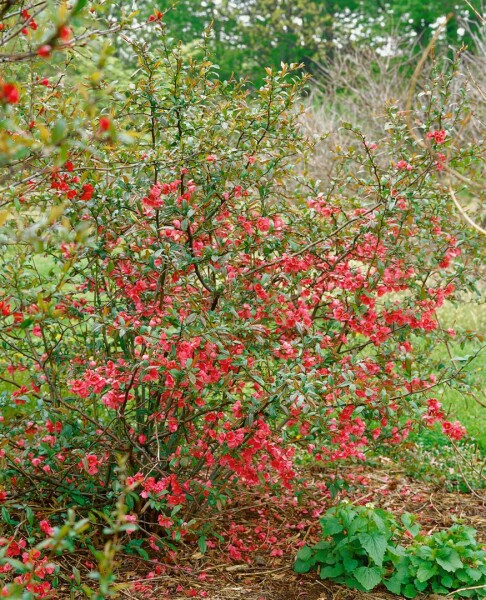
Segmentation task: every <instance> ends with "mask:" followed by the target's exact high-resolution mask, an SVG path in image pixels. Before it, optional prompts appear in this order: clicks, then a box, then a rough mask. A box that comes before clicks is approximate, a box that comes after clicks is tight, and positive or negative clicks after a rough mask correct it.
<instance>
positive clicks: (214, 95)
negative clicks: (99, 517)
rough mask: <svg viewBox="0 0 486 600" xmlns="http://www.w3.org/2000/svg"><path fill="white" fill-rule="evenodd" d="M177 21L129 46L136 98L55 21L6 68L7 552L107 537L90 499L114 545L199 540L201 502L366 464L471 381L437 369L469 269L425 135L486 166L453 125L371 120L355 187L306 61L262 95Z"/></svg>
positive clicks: (2, 240)
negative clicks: (446, 318)
mask: <svg viewBox="0 0 486 600" xmlns="http://www.w3.org/2000/svg"><path fill="white" fill-rule="evenodd" d="M85 4H86V2H78V4H77V5H76V7H75V9H74V12H75V13H76V12H77V11H78V9H79V11H81V8H82V7H83V6H84V5H85ZM93 10H94V9H93ZM7 12H8V11H7ZM20 18H21V17H20V16H19V15H18V14H17V13H15V14H13V15H12V16H11V18H10V19H7V23H8V24H9V27H11V28H13V27H14V26H15V23H17V22H18V20H19V19H20ZM22 18H23V17H22ZM25 18H26V19H27V20H29V19H30V17H25ZM76 18H77V17H76ZM161 18H162V16H160V17H159V16H157V17H156V18H154V19H151V20H150V23H149V25H150V26H151V27H154V29H155V31H157V36H159V37H158V41H157V44H155V43H154V47H153V48H152V49H148V48H146V47H141V46H137V44H135V43H133V51H134V52H136V53H137V54H138V56H139V69H138V71H137V73H136V74H135V75H134V76H133V80H132V83H131V85H130V86H129V85H126V86H120V88H118V87H117V83H116V82H115V81H108V80H104V79H103V78H102V73H101V71H100V72H96V73H94V74H93V75H92V77H91V78H90V79H89V81H88V82H87V83H86V82H85V81H83V80H80V79H79V77H78V76H77V73H76V70H75V67H74V66H73V65H71V62H70V61H69V60H68V61H67V62H68V66H67V67H66V66H65V65H64V64H63V63H62V64H61V63H60V62H56V61H58V60H59V58H58V57H59V53H60V52H65V51H68V52H74V49H75V48H76V44H77V43H79V41H80V40H81V41H82V40H83V38H82V36H81V34H79V33H78V32H77V31H76V22H75V21H73V22H72V23H71V22H69V24H68V21H67V20H65V21H63V20H62V19H61V17H60V18H59V24H58V26H57V28H56V30H55V34H53V35H52V36H50V37H49V36H46V35H41V33H42V27H41V26H40V25H39V27H38V29H37V31H38V32H39V33H38V35H39V39H38V48H37V50H35V51H31V50H28V51H27V50H26V54H25V56H24V55H12V56H16V57H17V59H18V61H17V60H14V59H12V61H11V62H12V64H13V65H14V66H13V67H10V68H9V70H8V73H7V74H6V75H5V78H4V79H2V88H1V97H2V106H1V109H0V110H2V111H3V112H2V120H1V128H2V129H1V140H2V148H3V149H4V150H3V152H4V154H3V156H2V160H3V162H4V164H6V165H8V166H9V168H10V174H9V184H8V189H4V190H3V191H4V193H5V202H4V206H5V209H4V210H3V211H2V212H1V213H0V223H1V225H2V226H1V228H0V244H1V245H2V259H1V260H2V269H1V274H0V278H1V279H0V282H1V283H0V286H1V294H2V296H1V301H0V313H1V316H0V349H1V354H0V366H1V371H2V372H3V374H2V376H1V379H2V381H3V382H4V384H5V387H4V391H3V392H2V395H1V400H0V410H1V423H0V445H1V449H0V453H1V459H2V461H3V463H4V469H3V470H2V475H1V479H0V494H1V495H0V498H1V501H2V502H3V503H4V504H5V506H6V507H9V509H10V508H11V509H12V511H13V512H14V513H15V519H11V521H9V520H6V525H5V526H6V528H7V530H9V531H10V533H8V534H6V535H5V537H4V538H3V539H2V542H1V544H2V547H3V548H4V553H5V555H7V554H10V556H12V557H18V556H20V555H21V554H22V552H23V551H24V549H25V552H28V549H27V541H26V540H27V537H28V538H29V544H33V543H34V542H35V541H38V540H39V539H42V538H44V537H46V536H47V537H50V536H52V535H54V534H55V532H56V527H57V526H60V525H62V522H63V519H64V516H63V512H62V511H63V510H67V508H68V507H76V510H78V511H79V512H80V513H81V514H82V515H83V516H86V515H91V517H90V518H91V521H92V522H93V523H94V522H95V521H96V518H95V517H93V514H95V513H92V512H90V511H92V510H95V511H102V512H103V514H104V515H105V517H106V518H112V516H111V515H112V511H115V507H116V503H117V500H118V508H117V509H116V510H117V512H116V515H117V517H116V518H117V519H118V520H117V523H118V525H117V527H116V528H113V527H112V528H111V529H110V530H109V531H110V533H108V534H107V535H112V536H115V533H114V532H115V531H116V539H117V542H116V543H115V542H113V544H112V545H111V546H110V547H109V549H108V551H107V552H108V554H109V553H111V552H112V551H113V549H114V548H116V547H118V546H117V544H118V543H121V542H120V536H122V534H123V535H125V536H127V539H128V538H129V536H130V535H132V534H133V533H134V532H135V530H136V528H140V530H142V531H145V532H149V533H150V534H151V537H150V538H149V543H148V545H147V548H149V549H150V551H152V552H158V551H159V550H160V549H161V548H164V547H165V544H166V543H167V541H168V540H172V542H177V541H179V540H181V539H182V538H191V536H193V535H194V530H195V531H196V535H198V534H197V529H198V523H197V521H196V520H195V517H196V516H197V514H198V511H200V509H201V508H202V507H203V506H210V507H218V508H220V507H221V506H222V505H223V504H224V502H225V500H226V498H227V497H228V495H230V494H232V493H233V492H234V490H235V489H236V488H237V486H238V485H240V486H241V485H244V486H248V487H253V488H254V489H257V490H265V491H278V489H279V488H282V487H283V488H288V489H290V488H291V487H292V486H293V485H294V484H295V482H296V474H297V472H296V459H297V458H298V457H299V456H301V455H302V454H303V453H307V454H309V455H311V456H312V457H313V458H314V459H315V460H316V461H319V462H322V463H323V464H329V463H331V462H336V461H340V460H344V459H356V460H361V459H363V458H364V457H365V454H366V452H367V451H368V450H369V449H370V448H371V447H373V445H374V444H375V443H380V444H383V443H390V444H399V443H401V442H402V441H403V440H405V439H406V438H407V436H408V434H409V432H410V431H411V429H412V428H413V427H414V425H415V424H416V423H418V422H422V421H423V420H425V422H427V423H429V422H430V423H433V422H436V421H444V419H445V415H444V414H443V413H442V412H441V411H440V406H438V404H437V403H436V402H435V401H433V400H431V399H430V396H431V395H432V390H433V389H434V388H435V387H436V386H438V385H439V384H440V383H441V382H443V381H449V380H451V379H453V378H455V377H457V376H459V375H460V373H461V368H454V370H451V371H447V372H443V373H441V374H440V376H439V377H438V376H437V375H436V373H435V372H434V365H433V363H432V361H431V360H429V358H428V356H427V352H426V351H424V345H423V344H422V341H421V340H422V339H429V340H431V342H430V343H433V344H440V343H445V342H446V341H447V339H449V338H450V337H451V336H453V335H454V332H453V331H452V330H449V331H444V330H443V329H442V328H441V326H440V323H439V322H438V320H437V318H436V311H437V309H438V308H439V307H440V306H441V305H442V304H443V302H444V301H445V300H446V299H448V298H449V299H451V298H454V295H455V294H456V292H457V290H461V289H463V288H465V287H467V286H468V285H469V284H470V279H469V278H470V273H471V271H472V270H473V269H474V264H475V263H474V261H475V258H474V256H475V255H474V248H473V244H472V243H471V241H474V240H473V236H472V234H471V233H470V232H468V231H467V230H465V229H464V227H463V226H462V225H461V224H460V223H457V222H455V221H454V220H451V219H450V199H449V196H448V193H447V190H446V189H445V188H443V186H442V185H441V183H440V169H439V167H438V165H437V160H438V159H437V155H436V152H435V148H434V147H433V145H432V139H433V140H434V143H435V144H440V145H441V147H447V148H448V151H449V152H450V157H449V158H448V160H450V161H454V163H455V165H456V168H461V165H463V167H464V168H465V169H467V168H470V166H471V165H473V163H474V148H466V149H456V148H454V147H453V146H452V145H450V147H449V146H448V144H451V140H452V139H453V135H454V128H455V126H456V125H455V123H456V120H457V119H458V118H459V115H458V114H455V113H454V114H452V113H451V114H448V113H447V112H446V111H448V108H449V107H448V105H446V103H445V104H444V105H441V106H437V105H436V104H434V98H435V96H434V94H431V95H430V98H431V100H430V107H429V110H428V113H427V114H428V117H427V120H426V121H425V122H423V123H421V128H422V130H423V131H422V133H423V138H425V139H426V140H428V142H427V144H425V143H424V144H419V143H418V142H417V140H416V139H415V138H414V137H410V135H409V134H408V133H407V132H406V131H407V130H406V127H405V125H404V121H403V115H401V114H400V112H399V111H398V110H397V109H396V108H395V107H389V109H388V113H387V114H388V119H389V123H388V124H387V127H386V137H385V138H384V139H383V140H382V141H380V142H379V143H373V144H370V143H368V142H367V140H366V139H364V138H363V136H362V135H361V134H360V133H359V132H358V131H353V133H354V135H355V138H356V144H355V146H354V147H352V148H349V149H348V150H347V151H346V152H343V153H341V156H339V157H337V159H336V160H337V161H338V162H339V165H340V166H339V177H338V178H334V179H333V180H332V181H329V182H319V181H312V180H309V179H308V178H307V177H306V176H305V166H306V157H307V156H308V153H309V152H310V151H311V150H312V143H311V141H310V140H308V139H307V138H306V137H305V136H304V135H303V134H302V132H301V129H300V127H299V125H298V117H299V108H298V98H299V93H300V91H301V86H302V82H301V81H299V80H298V79H297V77H296V76H295V75H294V68H295V66H283V67H282V70H281V71H279V72H272V71H271V70H268V71H267V78H266V80H265V84H264V86H263V87H262V88H261V89H259V90H257V91H256V92H255V93H254V94H253V95H251V96H250V94H249V92H248V91H247V89H246V88H245V86H244V84H243V83H236V82H233V81H232V82H223V81H220V80H219V79H218V76H217V68H216V66H214V65H213V64H212V63H211V62H210V60H209V58H208V57H206V58H205V59H204V60H203V61H201V62H193V61H191V60H186V59H185V57H184V56H183V54H182V50H181V48H180V47H173V46H171V45H170V43H169V42H168V41H167V38H166V37H165V28H164V24H163V22H162V21H161ZM29 23H33V21H32V20H30V21H29ZM36 23H37V21H36ZM39 23H41V21H40V20H39ZM46 27H47V26H46ZM114 28H116V27H114ZM31 29H32V27H31ZM31 35H33V34H31V33H30V32H29V31H27V35H26V41H25V42H24V43H25V44H27V45H28V44H31V43H32V42H31V38H30V37H29V36H31ZM46 38H47V41H46ZM47 42H48V43H47ZM93 43H94V50H93V52H95V53H98V54H97V61H98V66H99V67H100V68H101V67H102V65H103V62H104V60H105V59H106V56H105V53H106V49H105V50H103V48H101V46H99V45H98V46H97V45H96V44H99V42H98V41H96V42H93ZM29 47H31V46H29ZM72 56H74V55H72ZM51 57H52V58H51ZM21 59H22V60H21ZM24 59H25V60H29V61H31V62H30V64H31V69H30V73H31V75H30V81H29V83H28V84H26V85H21V84H20V73H21V72H23V71H22V68H24V67H23V65H24V62H23V60H24ZM51 60H52V62H51ZM17 62H18V65H19V66H15V65H16V64H17ZM50 70H52V74H54V76H49V77H45V75H46V74H47V73H48V72H50ZM448 82H449V80H448V79H447V78H442V79H440V80H438V81H437V82H432V84H431V86H432V88H433V89H434V90H435V92H434V93H439V92H437V89H439V88H440V89H444V90H447V85H448ZM434 86H435V87H434ZM441 86H442V87H441ZM436 88H437V89H436ZM444 94H445V96H447V94H446V93H445V92H444ZM461 108H462V107H461ZM442 122H447V123H448V125H447V127H448V128H449V129H448V133H447V135H445V136H443V135H442V129H440V130H438V129H437V128H438V127H439V124H442ZM440 126H441V127H442V125H440ZM444 131H445V130H444ZM431 132H432V133H433V135H431V136H429V135H427V133H431ZM435 134H437V135H435ZM439 134H440V135H439ZM429 138H430V139H429ZM378 155H380V158H378ZM383 155H384V156H386V157H388V160H387V161H385V162H386V164H385V165H383V160H382V156H383ZM444 160H445V159H444ZM441 161H443V159H441ZM469 250H470V251H471V253H470V255H468V256H470V258H468V259H467V260H466V259H463V256H464V254H465V253H467V252H468V251H469ZM427 399H428V404H427ZM443 429H444V432H445V433H447V434H449V435H451V437H453V438H454V439H458V438H459V437H461V436H462V435H463V433H464V432H463V430H462V428H461V427H460V426H459V425H457V424H450V423H447V422H444V424H443ZM120 461H122V462H123V465H124V467H123V476H121V475H120V473H121V471H120V469H119V467H118V465H119V463H120ZM20 498H21V499H22V503H21V505H19V499H20ZM120 498H123V502H122V506H121V505H120ZM33 503H34V504H35V506H36V507H37V508H36V511H39V518H38V519H37V516H36V515H37V513H35V514H34V521H35V522H36V525H37V529H35V531H34V530H33V531H31V532H27V531H24V526H23V525H21V523H24V518H23V516H22V515H23V513H24V512H25V511H26V510H27V507H28V506H29V505H30V504H33ZM39 505H40V506H39ZM59 506H61V507H62V510H61V511H59V512H54V516H53V517H52V519H51V518H46V517H45V516H43V515H42V509H46V508H50V507H51V508H52V507H59ZM120 506H121V508H120ZM29 510H30V509H29ZM56 510H57V509H56ZM125 513H127V514H126V515H125ZM56 515H57V516H56ZM120 515H121V516H120ZM122 521H123V523H122ZM12 528H14V529H15V532H16V533H15V536H16V537H15V536H13V533H11V531H13V529H12ZM199 539H201V538H200V537H199ZM201 544H203V542H201ZM91 545H93V544H91ZM139 547H140V546H139ZM46 548H49V544H47V546H46ZM143 552H146V550H143V549H141V550H140V553H143ZM110 556H111V554H110ZM29 560H30V559H29ZM35 560H36V561H37V560H40V561H43V560H44V557H43V555H42V553H41V554H40V555H38V554H37V551H36V556H35ZM110 560H111V559H110ZM15 564H16V563H15ZM36 564H37V563H36ZM110 564H111V563H110ZM5 565H6V568H5V573H6V574H7V575H9V573H10V569H11V567H12V562H11V561H10V562H7V563H5ZM7 565H10V567H8V568H7ZM17 567H18V568H19V569H20V565H17ZM36 568H37V567H36ZM46 573H47V574H50V573H49V572H48V571H46V569H45V568H44V562H42V572H41V571H39V572H37V571H34V575H35V577H34V578H32V575H29V576H28V577H27V576H25V575H19V577H20V579H18V581H17V583H18V584H19V585H20V584H25V585H35V586H37V587H39V589H37V587H36V588H35V590H33V593H35V594H37V595H39V597H41V596H42V594H47V593H48V591H49V585H47V586H44V583H43V582H44V581H45V577H46ZM34 580H35V582H36V583H35V584H34V583H32V582H33V581H34ZM107 581H108V580H106V581H105V584H104V585H105V588H106V589H108V588H107V587H106V586H109V582H108V583H107ZM42 586H44V587H46V589H45V590H44V588H43V587H42ZM41 588H42V589H41ZM106 593H108V592H106V591H105V592H103V594H105V595H104V596H103V595H102V596H101V597H106Z"/></svg>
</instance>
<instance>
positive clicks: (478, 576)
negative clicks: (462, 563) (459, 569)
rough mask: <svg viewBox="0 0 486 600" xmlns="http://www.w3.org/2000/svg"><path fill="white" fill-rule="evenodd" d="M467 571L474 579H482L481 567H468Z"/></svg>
mask: <svg viewBox="0 0 486 600" xmlns="http://www.w3.org/2000/svg"><path fill="white" fill-rule="evenodd" d="M466 573H467V575H468V577H470V578H471V579H472V580H473V581H479V580H480V579H481V571H480V570H479V569H472V568H468V569H466Z"/></svg>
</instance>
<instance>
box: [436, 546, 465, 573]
mask: <svg viewBox="0 0 486 600" xmlns="http://www.w3.org/2000/svg"><path fill="white" fill-rule="evenodd" d="M435 560H436V562H437V564H438V565H440V566H441V567H442V568H443V569H445V570H446V571H448V572H449V573H453V572H454V571H457V569H460V568H461V567H462V566H463V564H462V562H461V559H460V558H459V554H458V553H457V552H456V551H455V550H448V551H444V550H441V552H440V553H439V554H438V555H437V557H436V559H435Z"/></svg>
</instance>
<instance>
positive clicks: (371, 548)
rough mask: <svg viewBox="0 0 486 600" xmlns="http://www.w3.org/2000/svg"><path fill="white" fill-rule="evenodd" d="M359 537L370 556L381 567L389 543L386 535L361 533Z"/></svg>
mask: <svg viewBox="0 0 486 600" xmlns="http://www.w3.org/2000/svg"><path fill="white" fill-rule="evenodd" d="M358 539H359V541H360V543H361V545H362V546H363V548H364V549H365V550H366V552H367V553H368V556H369V557H370V558H371V559H372V560H373V562H374V563H375V564H376V565H378V566H379V567H381V565H382V564H383V558H384V556H385V552H386V547H387V545H388V544H387V539H386V537H385V536H384V535H383V534H382V533H360V534H359V535H358Z"/></svg>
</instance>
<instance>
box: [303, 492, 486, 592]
mask: <svg viewBox="0 0 486 600" xmlns="http://www.w3.org/2000/svg"><path fill="white" fill-rule="evenodd" d="M321 526H322V534H323V538H324V539H323V541H321V542H318V543H317V544H315V546H313V547H312V548H311V547H308V546H304V547H303V548H301V549H300V550H299V552H298V554H297V557H296V561H295V565H294V569H295V571H296V572H297V573H307V572H308V571H310V570H311V569H314V568H317V569H318V571H319V574H320V577H321V579H331V580H333V581H336V582H338V583H342V584H344V585H347V586H348V587H350V588H353V589H358V590H362V591H369V590H372V589H373V588H375V587H376V586H377V585H379V584H380V583H381V584H384V585H385V586H386V588H387V589H388V590H389V591H390V592H392V593H394V594H401V595H403V596H405V597H406V598H415V597H416V596H417V595H418V594H420V593H424V592H426V593H428V592H433V593H435V594H448V593H450V592H455V595H456V596H461V597H466V598H484V597H486V552H485V551H484V550H483V549H482V548H481V546H480V545H479V544H478V542H477V540H476V537H475V534H476V532H475V530H474V529H472V528H470V527H466V526H464V525H461V524H458V523H456V524H454V525H453V526H452V527H450V528H449V529H447V530H444V531H440V532H437V533H435V534H434V535H432V536H422V535H420V534H419V532H420V525H419V524H418V523H416V521H415V517H414V516H412V515H410V514H408V513H405V514H403V515H402V517H401V519H400V521H398V520H397V519H395V518H394V516H393V515H392V514H390V513H388V512H387V511H385V510H382V509H376V508H374V507H371V506H354V505H352V504H349V503H342V504H340V505H339V506H336V507H333V508H331V509H330V510H328V511H327V512H326V514H325V515H324V516H323V517H322V518H321ZM406 539H413V541H412V542H411V543H410V544H408V545H406V546H405V545H404V544H403V542H404V541H405V540H406Z"/></svg>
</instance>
